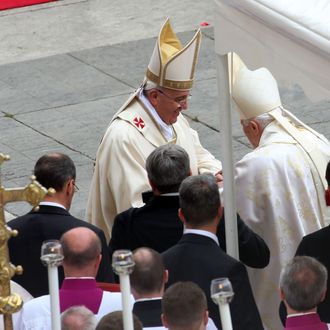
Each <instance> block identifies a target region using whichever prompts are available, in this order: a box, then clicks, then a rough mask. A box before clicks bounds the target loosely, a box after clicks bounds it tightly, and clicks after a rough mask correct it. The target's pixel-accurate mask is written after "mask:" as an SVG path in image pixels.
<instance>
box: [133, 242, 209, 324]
mask: <svg viewBox="0 0 330 330" xmlns="http://www.w3.org/2000/svg"><path fill="white" fill-rule="evenodd" d="M133 259H134V262H135V266H134V270H133V272H132V274H131V275H130V282H131V291H132V294H133V296H134V298H135V303H134V306H133V313H134V314H135V315H136V316H137V317H138V318H139V319H140V321H141V322H142V324H143V328H144V329H148V328H149V327H151V328H154V327H157V328H158V327H162V319H161V314H162V297H163V294H164V290H165V283H166V282H167V279H168V271H167V270H166V269H165V267H164V263H163V260H162V258H161V256H160V254H159V253H158V252H157V251H155V250H152V249H149V248H138V249H136V250H134V251H133ZM198 289H199V288H198ZM199 290H200V289H199ZM202 295H203V296H204V293H203V292H202ZM204 299H205V310H207V307H206V298H205V297H204ZM187 303H189V302H187ZM181 307H183V306H177V308H179V309H181ZM182 317H184V316H182ZM205 321H206V324H207V325H208V328H207V329H209V330H211V329H215V325H214V323H213V321H212V320H210V319H208V318H206V320H205ZM164 329H165V327H164Z"/></svg>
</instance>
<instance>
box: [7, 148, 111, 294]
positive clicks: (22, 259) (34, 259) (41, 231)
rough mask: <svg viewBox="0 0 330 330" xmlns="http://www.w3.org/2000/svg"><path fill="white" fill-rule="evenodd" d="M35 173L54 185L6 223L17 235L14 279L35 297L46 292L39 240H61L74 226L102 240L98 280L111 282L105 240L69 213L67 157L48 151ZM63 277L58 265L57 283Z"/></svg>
mask: <svg viewBox="0 0 330 330" xmlns="http://www.w3.org/2000/svg"><path fill="white" fill-rule="evenodd" d="M34 175H35V176H36V178H37V180H38V181H39V183H40V184H41V185H43V186H44V187H45V188H54V189H55V190H56V193H55V194H54V195H53V196H48V195H47V196H45V198H44V200H43V201H42V202H41V203H40V206H39V209H38V210H31V211H30V212H29V213H27V214H26V215H23V216H21V217H18V218H16V219H14V220H11V221H9V222H8V226H9V227H11V228H12V229H17V230H18V236H16V237H13V238H11V239H10V240H9V243H8V245H9V254H10V260H11V262H12V263H14V264H15V265H22V266H23V275H16V276H14V277H13V280H14V281H16V282H17V283H19V284H20V285H22V286H23V287H24V288H25V289H26V290H28V291H29V292H30V293H31V294H32V295H33V296H34V297H39V296H41V295H45V294H48V278H47V268H46V267H45V266H43V265H42V263H41V261H40V251H41V245H42V242H43V241H45V240H49V239H60V237H61V236H62V234H63V233H64V232H66V231H68V230H69V229H72V228H75V227H87V228H89V229H91V230H93V231H94V232H95V233H96V234H97V235H98V236H99V238H100V240H101V242H102V261H101V264H100V268H99V271H98V275H97V278H96V279H97V281H100V282H110V281H112V280H113V273H112V270H111V267H110V259H109V254H108V250H107V243H106V239H105V236H104V233H103V231H102V230H101V229H99V228H97V227H96V226H93V225H91V224H89V223H87V222H85V221H83V220H79V219H77V218H75V217H73V216H72V215H70V213H69V212H68V210H69V209H70V206H71V201H72V198H73V195H74V192H75V190H76V189H77V188H76V185H75V179H76V168H75V165H74V163H73V161H72V160H71V158H70V157H68V156H67V155H64V154H62V153H57V152H56V153H50V154H47V155H44V156H42V157H41V158H39V160H38V161H37V163H36V165H35V167H34ZM63 278H64V274H63V269H62V268H61V267H60V268H59V279H60V284H61V283H62V280H63Z"/></svg>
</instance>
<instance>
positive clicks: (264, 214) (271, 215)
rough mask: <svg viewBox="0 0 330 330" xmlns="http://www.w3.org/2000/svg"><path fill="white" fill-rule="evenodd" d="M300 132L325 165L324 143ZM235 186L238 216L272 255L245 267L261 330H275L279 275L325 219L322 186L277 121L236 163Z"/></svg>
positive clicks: (329, 148)
mask: <svg viewBox="0 0 330 330" xmlns="http://www.w3.org/2000/svg"><path fill="white" fill-rule="evenodd" d="M305 134H307V135H308V138H309V139H311V140H314V141H316V143H317V146H318V148H319V149H320V150H322V154H323V155H324V157H325V158H326V159H327V160H328V161H329V160H330V146H329V143H327V142H326V143H324V142H323V141H321V140H320V139H317V138H316V136H315V135H313V134H311V133H310V132H307V131H306V132H305ZM316 139H317V140H316ZM235 185H236V196H237V209H238V213H239V214H240V216H241V218H242V219H243V220H244V221H245V222H246V224H247V225H248V226H250V227H251V228H252V229H253V230H254V231H255V232H257V233H258V234H259V235H260V236H261V237H262V238H263V239H264V240H265V241H266V243H267V244H268V246H269V248H270V251H271V258H270V263H269V265H268V266H267V267H266V268H265V269H261V270H259V269H249V276H250V280H251V285H252V289H253V292H254V296H255V299H256V303H257V305H258V308H259V311H260V315H261V318H262V320H263V322H264V325H265V329H272V330H273V329H274V330H278V329H281V328H282V326H281V324H280V320H279V316H278V306H279V303H280V299H279V294H278V286H279V276H280V272H281V269H282V267H283V266H284V265H285V264H286V263H287V262H288V261H289V260H291V259H292V257H293V256H294V254H295V251H296V248H297V245H298V243H299V242H300V240H301V239H302V237H303V236H304V235H306V234H308V233H311V232H313V231H316V230H318V229H320V228H321V227H323V226H324V223H327V222H328V221H329V208H326V205H325V199H324V188H323V186H322V184H321V181H320V179H319V176H318V174H317V173H316V170H315V167H314V165H313V163H312V162H311V161H310V159H309V158H308V155H307V154H306V153H305V152H304V151H303V150H302V148H301V147H300V146H299V144H297V142H296V141H295V140H294V139H293V138H292V137H291V136H290V135H289V134H288V133H286V132H285V131H284V130H283V129H282V128H281V127H280V126H279V125H278V124H277V123H276V122H272V123H271V124H269V125H268V126H267V127H266V128H265V130H264V132H263V134H262V137H261V140H260V144H259V146H258V147H257V148H256V149H254V150H253V151H252V152H250V153H249V154H247V155H246V156H244V157H243V158H242V159H241V160H240V161H239V162H238V163H237V164H236V166H235Z"/></svg>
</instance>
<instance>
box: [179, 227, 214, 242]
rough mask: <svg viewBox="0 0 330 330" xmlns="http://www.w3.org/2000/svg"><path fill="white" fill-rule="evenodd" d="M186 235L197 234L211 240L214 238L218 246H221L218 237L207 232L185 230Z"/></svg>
mask: <svg viewBox="0 0 330 330" xmlns="http://www.w3.org/2000/svg"><path fill="white" fill-rule="evenodd" d="M184 234H197V235H202V236H207V237H209V238H212V239H213V240H214V241H215V242H216V243H217V244H218V245H219V240H218V237H217V236H216V235H215V234H213V233H211V232H210V231H207V230H201V229H187V228H184V229H183V235H184Z"/></svg>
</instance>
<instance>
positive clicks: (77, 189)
mask: <svg viewBox="0 0 330 330" xmlns="http://www.w3.org/2000/svg"><path fill="white" fill-rule="evenodd" d="M72 184H73V188H74V192H78V191H79V188H78V186H77V185H76V183H75V182H74V180H72Z"/></svg>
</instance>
